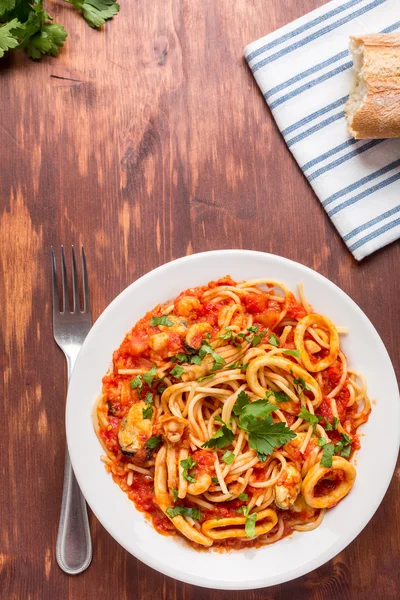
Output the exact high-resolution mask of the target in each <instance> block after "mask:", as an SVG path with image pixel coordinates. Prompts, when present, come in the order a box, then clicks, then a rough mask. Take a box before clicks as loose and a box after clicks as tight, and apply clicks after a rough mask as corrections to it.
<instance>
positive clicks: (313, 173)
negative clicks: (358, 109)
mask: <svg viewBox="0 0 400 600" xmlns="http://www.w3.org/2000/svg"><path fill="white" fill-rule="evenodd" d="M393 31H400V0H334V1H333V2H329V3H328V4H325V5H324V6H322V7H321V8H319V9H317V10H315V11H313V12H311V13H309V14H308V15H306V16H305V17H302V18H301V19H298V20H297V21H294V22H293V23H290V24H289V25H286V26H285V27H283V28H282V29H279V30H278V31H275V32H274V33H271V34H269V35H267V36H265V37H263V38H261V39H260V40H257V41H256V42H253V43H252V44H249V45H248V46H247V47H246V48H245V51H244V52H245V57H246V60H247V62H248V65H249V67H250V69H251V70H252V72H253V75H254V77H255V78H256V80H257V83H258V85H259V86H260V88H261V91H262V93H263V95H264V98H265V100H266V101H267V103H268V105H269V107H270V109H271V111H272V114H273V116H274V119H275V120H276V122H277V124H278V127H279V129H280V130H281V132H282V135H283V137H284V138H285V141H286V143H287V145H288V147H289V148H290V150H291V152H292V153H293V155H294V157H295V159H296V160H297V162H298V164H299V166H300V168H301V169H302V171H303V173H304V175H305V176H306V177H307V179H308V181H309V182H310V184H311V186H312V187H313V188H314V191H315V193H316V194H317V196H318V198H319V199H320V201H321V203H322V206H323V207H324V208H325V210H326V212H327V213H328V216H329V217H330V218H331V219H332V221H333V223H334V225H335V227H336V228H337V230H338V231H339V233H340V235H341V236H342V238H343V240H344V241H345V243H346V244H347V246H348V248H349V250H350V251H351V252H352V253H353V255H354V257H355V258H356V259H357V260H361V259H362V258H364V257H365V256H368V254H371V253H372V252H374V251H375V250H378V248H382V247H383V246H386V245H387V244H389V243H391V242H393V241H394V240H396V239H398V238H399V237H400V139H396V140H358V141H357V140H354V139H353V138H352V137H351V136H350V135H349V134H348V133H347V132H346V120H345V117H344V104H345V102H346V100H347V96H348V93H349V89H350V88H351V85H352V82H353V77H354V73H353V69H352V60H351V56H350V54H349V51H348V44H349V36H350V35H357V34H364V33H375V32H386V33H390V32H393ZM299 202H301V199H299Z"/></svg>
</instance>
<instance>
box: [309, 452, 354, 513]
mask: <svg viewBox="0 0 400 600" xmlns="http://www.w3.org/2000/svg"><path fill="white" fill-rule="evenodd" d="M337 469H341V470H342V471H343V472H344V474H345V479H344V480H343V481H341V482H340V483H339V484H338V485H337V487H336V488H335V489H334V490H332V491H330V492H329V493H328V494H325V496H320V497H318V498H316V497H315V496H314V489H315V486H316V485H317V483H318V482H319V481H320V480H321V479H323V478H324V477H326V475H327V474H329V473H332V472H333V471H335V470H337ZM355 479H356V470H355V468H354V467H353V465H351V464H350V463H349V461H348V460H346V459H345V458H342V457H341V456H334V457H333V458H332V467H330V468H328V467H323V466H322V465H321V464H320V463H318V464H316V465H314V466H313V467H311V469H310V470H309V471H308V473H307V475H306V476H305V478H304V479H303V483H302V484H301V493H302V496H303V498H304V500H305V501H306V502H307V504H308V505H309V506H311V507H312V508H332V506H335V504H337V503H338V502H339V500H342V498H344V497H345V496H347V494H348V493H349V491H350V490H351V488H352V487H353V485H354V481H355Z"/></svg>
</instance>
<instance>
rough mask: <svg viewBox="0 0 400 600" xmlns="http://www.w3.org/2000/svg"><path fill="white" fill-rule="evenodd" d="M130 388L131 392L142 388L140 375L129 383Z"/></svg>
mask: <svg viewBox="0 0 400 600" xmlns="http://www.w3.org/2000/svg"><path fill="white" fill-rule="evenodd" d="M130 386H131V388H132V389H133V390H135V389H136V388H139V390H140V389H141V388H142V387H143V381H142V378H141V376H140V375H136V377H134V378H133V379H132V381H131V383H130Z"/></svg>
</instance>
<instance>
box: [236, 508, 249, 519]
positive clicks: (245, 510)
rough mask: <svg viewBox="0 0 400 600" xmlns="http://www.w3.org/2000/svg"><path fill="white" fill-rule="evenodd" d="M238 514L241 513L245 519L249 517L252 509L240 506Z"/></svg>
mask: <svg viewBox="0 0 400 600" xmlns="http://www.w3.org/2000/svg"><path fill="white" fill-rule="evenodd" d="M236 512H237V513H239V514H240V515H244V516H245V517H247V516H248V514H249V512H250V509H249V507H248V506H240V507H239V508H238V509H237V510H236Z"/></svg>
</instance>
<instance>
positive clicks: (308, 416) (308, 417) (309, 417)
mask: <svg viewBox="0 0 400 600" xmlns="http://www.w3.org/2000/svg"><path fill="white" fill-rule="evenodd" d="M297 416H298V417H300V419H304V420H305V421H307V422H308V423H310V424H311V425H316V424H317V423H318V421H319V419H318V417H316V416H315V415H313V414H312V413H310V412H309V411H308V410H307V409H306V408H305V406H302V407H301V411H300V412H299V414H298V415H297Z"/></svg>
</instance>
